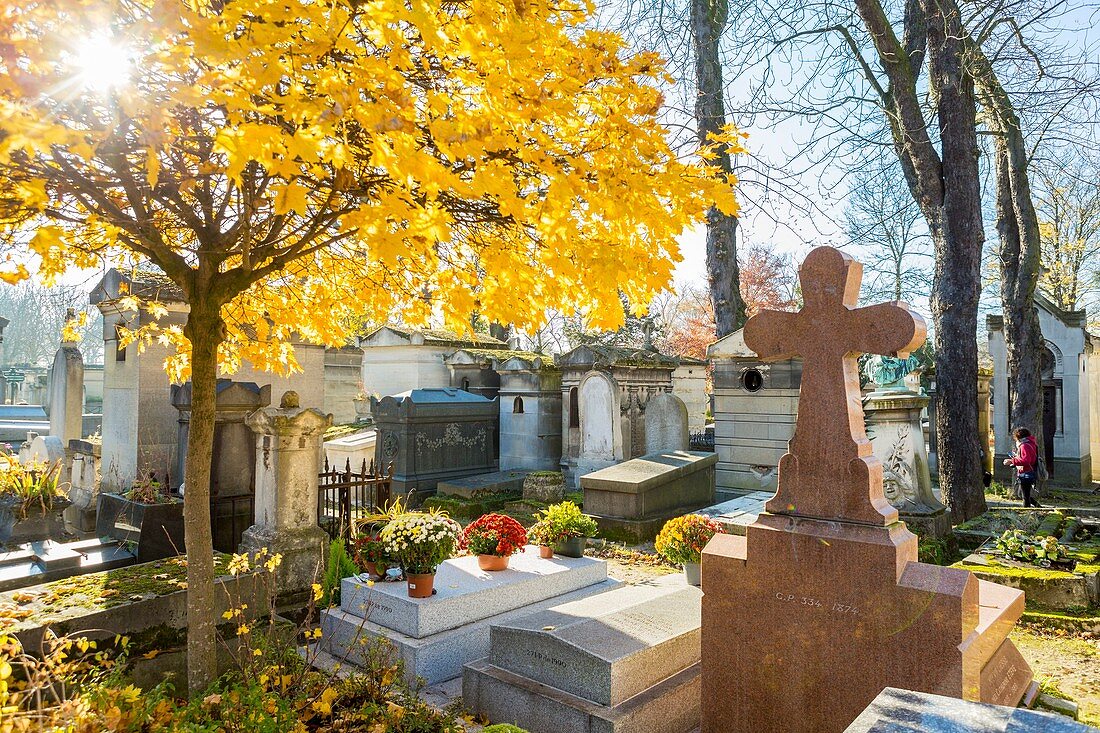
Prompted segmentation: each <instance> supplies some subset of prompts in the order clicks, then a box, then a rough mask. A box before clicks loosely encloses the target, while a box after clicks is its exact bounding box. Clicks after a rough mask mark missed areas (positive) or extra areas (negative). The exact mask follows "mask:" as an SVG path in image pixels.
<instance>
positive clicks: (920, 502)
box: [863, 355, 951, 538]
mask: <svg viewBox="0 0 1100 733" xmlns="http://www.w3.org/2000/svg"><path fill="white" fill-rule="evenodd" d="M919 367H920V362H919V361H918V360H917V359H916V357H913V356H910V357H909V358H907V359H899V358H897V357H892V356H879V355H875V356H872V357H871V358H870V359H868V360H867V363H866V367H865V372H866V374H867V376H868V377H870V378H871V379H872V380H873V381H874V383H875V384H876V385H877V388H876V389H875V391H874V392H872V393H871V394H869V395H867V396H866V397H864V402H863V411H864V414H865V415H866V422H867V437H868V438H870V440H871V447H872V449H873V451H874V454H875V455H876V456H877V457H878V459H879V460H880V461H881V462H882V489H883V493H884V494H885V496H886V499H887V501H889V502H890V504H891V505H893V506H894V508H896V509H897V510H898V514H899V518H900V519H901V520H902V521H903V522H905V523H906V524H907V525H908V526H909V527H910V529H912V530H913V531H914V532H916V533H917V534H919V535H921V536H932V537H941V538H942V537H946V536H948V535H950V533H951V517H950V515H948V513H947V507H945V506H944V504H943V502H942V501H940V499H939V497H938V496H936V493H935V491H934V490H933V489H932V476H931V472H930V470H929V463H928V449H927V447H926V446H925V442H924V429H923V427H922V425H921V413H922V412H923V411H924V409H925V408H926V407H927V406H928V402H929V398H928V397H927V396H925V395H922V394H918V393H917V392H915V391H913V390H912V389H911V388H910V386H909V385H907V384H906V383H905V380H906V377H908V376H909V375H911V374H913V373H914V372H916V371H917V370H918V369H919Z"/></svg>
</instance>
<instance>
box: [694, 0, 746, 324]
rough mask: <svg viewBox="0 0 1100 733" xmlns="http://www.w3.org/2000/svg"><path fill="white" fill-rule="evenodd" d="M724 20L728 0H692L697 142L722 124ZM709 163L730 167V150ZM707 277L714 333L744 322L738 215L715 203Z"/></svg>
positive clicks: (709, 222) (703, 141)
mask: <svg viewBox="0 0 1100 733" xmlns="http://www.w3.org/2000/svg"><path fill="white" fill-rule="evenodd" d="M728 20H729V5H728V0H691V33H692V38H693V39H694V41H695V84H696V87H697V89H698V97H696V100H695V125H696V129H697V131H698V135H699V143H700V145H707V144H711V143H712V141H711V140H709V138H708V135H710V134H711V133H719V132H721V130H722V128H723V127H724V126H725V124H726V104H725V98H724V96H723V95H724V91H723V84H722V62H721V59H720V57H719V53H718V48H719V41H720V39H721V37H722V30H723V29H724V28H725V27H726V22H727V21H728ZM717 152H718V156H717V158H715V160H714V161H712V163H713V164H714V165H717V166H718V167H719V168H721V169H722V170H723V171H725V172H727V173H732V172H733V163H732V161H731V160H730V155H729V152H728V151H726V150H725V148H724V147H723V148H720V149H719V150H718V151H717ZM707 280H708V281H709V283H710V299H711V303H712V304H713V305H714V321H715V326H716V327H717V333H718V338H722V337H723V336H726V335H728V334H730V333H733V332H734V331H736V330H737V329H738V328H740V327H741V326H742V325H743V324H744V322H745V302H744V300H742V299H741V276H740V272H739V270H738V266H737V217H734V216H727V215H726V214H723V213H722V212H721V211H719V210H718V209H717V208H715V207H711V208H710V210H709V211H707Z"/></svg>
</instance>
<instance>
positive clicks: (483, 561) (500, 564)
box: [477, 555, 509, 571]
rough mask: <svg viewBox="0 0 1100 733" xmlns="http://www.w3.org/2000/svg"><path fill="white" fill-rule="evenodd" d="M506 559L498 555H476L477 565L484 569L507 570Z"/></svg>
mask: <svg viewBox="0 0 1100 733" xmlns="http://www.w3.org/2000/svg"><path fill="white" fill-rule="evenodd" d="M508 560H509V558H507V557H501V556H500V555H478V556H477V566H478V567H479V568H481V569H482V570H485V571H496V570H507V569H508Z"/></svg>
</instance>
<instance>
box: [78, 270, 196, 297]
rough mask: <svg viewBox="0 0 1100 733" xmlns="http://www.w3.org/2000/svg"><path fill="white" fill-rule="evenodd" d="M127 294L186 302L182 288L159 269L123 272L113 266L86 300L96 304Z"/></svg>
mask: <svg viewBox="0 0 1100 733" xmlns="http://www.w3.org/2000/svg"><path fill="white" fill-rule="evenodd" d="M127 295H135V296H137V297H138V298H140V299H141V300H155V301H159V302H162V303H185V302H186V300H185V299H184V297H183V290H182V289H181V288H180V287H179V286H178V285H176V284H175V283H174V282H172V280H171V279H170V278H169V277H168V276H167V275H165V274H164V273H163V272H161V271H160V270H132V271H131V272H129V273H124V272H122V271H121V270H118V269H117V268H113V267H112V268H111V269H110V270H108V271H107V273H106V274H105V275H104V276H103V278H102V279H101V280H100V281H99V283H98V284H97V285H96V286H95V287H94V288H92V292H91V293H90V294H89V296H88V300H89V302H90V303H91V304H92V305H98V304H100V303H110V302H112V301H115V300H118V299H119V298H122V297H125V296H127Z"/></svg>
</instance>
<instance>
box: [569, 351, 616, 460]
mask: <svg viewBox="0 0 1100 733" xmlns="http://www.w3.org/2000/svg"><path fill="white" fill-rule="evenodd" d="M578 403H579V406H580V418H581V451H580V456H579V457H578V458H577V475H579V476H583V475H584V474H586V473H591V472H592V471H596V470H599V469H601V468H605V467H607V466H610V465H612V464H614V463H618V462H619V461H621V460H623V426H622V418H621V416H620V410H619V385H618V384H616V382H615V378H614V377H612V376H611V375H609V374H606V373H605V372H600V371H591V372H589V373H588V374H586V375H585V376H584V379H582V380H581V383H580V388H579V392H578Z"/></svg>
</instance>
